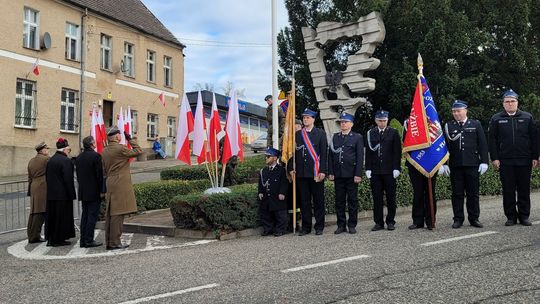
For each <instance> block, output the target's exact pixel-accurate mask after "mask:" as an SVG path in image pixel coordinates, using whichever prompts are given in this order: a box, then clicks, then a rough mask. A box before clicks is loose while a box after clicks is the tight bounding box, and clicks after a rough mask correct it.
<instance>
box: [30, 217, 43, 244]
mask: <svg viewBox="0 0 540 304" xmlns="http://www.w3.org/2000/svg"><path fill="white" fill-rule="evenodd" d="M43 223H45V212H40V213H32V214H30V216H29V217H28V226H27V228H26V234H27V235H28V241H29V242H36V241H39V240H40V239H41V227H42V226H43Z"/></svg>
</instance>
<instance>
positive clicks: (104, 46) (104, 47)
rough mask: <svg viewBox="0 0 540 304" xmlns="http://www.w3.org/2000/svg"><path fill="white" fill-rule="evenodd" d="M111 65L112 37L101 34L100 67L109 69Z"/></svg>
mask: <svg viewBox="0 0 540 304" xmlns="http://www.w3.org/2000/svg"><path fill="white" fill-rule="evenodd" d="M111 66H112V38H111V36H107V35H105V34H101V63H100V67H101V68H102V69H104V70H108V71H110V70H111Z"/></svg>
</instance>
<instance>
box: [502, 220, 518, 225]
mask: <svg viewBox="0 0 540 304" xmlns="http://www.w3.org/2000/svg"><path fill="white" fill-rule="evenodd" d="M516 223H517V222H516V220H508V221H506V223H504V225H505V226H514V225H515V224H516Z"/></svg>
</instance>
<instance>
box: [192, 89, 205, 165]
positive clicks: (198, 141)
mask: <svg viewBox="0 0 540 304" xmlns="http://www.w3.org/2000/svg"><path fill="white" fill-rule="evenodd" d="M193 154H194V155H197V163H198V164H199V165H200V164H202V163H204V162H206V119H205V118H204V108H203V102H202V96H201V91H199V94H198V96H197V108H196V109H195V125H194V130H193Z"/></svg>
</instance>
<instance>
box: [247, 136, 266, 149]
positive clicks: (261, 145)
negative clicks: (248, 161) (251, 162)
mask: <svg viewBox="0 0 540 304" xmlns="http://www.w3.org/2000/svg"><path fill="white" fill-rule="evenodd" d="M266 135H267V134H266V133H264V134H262V135H261V136H259V138H257V139H256V140H254V141H253V142H252V143H251V151H253V153H257V152H259V151H265V150H266V147H267V140H266Z"/></svg>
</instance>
